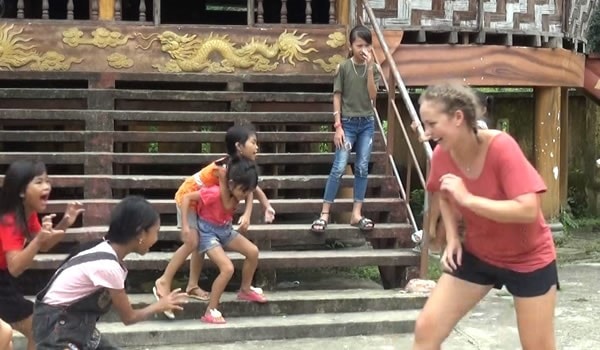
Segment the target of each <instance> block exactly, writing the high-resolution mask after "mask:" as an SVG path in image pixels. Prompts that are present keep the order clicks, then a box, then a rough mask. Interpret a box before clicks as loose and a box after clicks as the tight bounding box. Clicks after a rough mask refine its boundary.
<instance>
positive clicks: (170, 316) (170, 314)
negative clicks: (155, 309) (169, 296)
mask: <svg viewBox="0 0 600 350" xmlns="http://www.w3.org/2000/svg"><path fill="white" fill-rule="evenodd" d="M152 294H154V297H155V298H156V301H160V298H161V296H160V295H159V294H158V288H156V285H155V286H154V287H152ZM163 314H165V316H167V318H168V319H170V320H174V319H175V314H174V313H173V311H163Z"/></svg>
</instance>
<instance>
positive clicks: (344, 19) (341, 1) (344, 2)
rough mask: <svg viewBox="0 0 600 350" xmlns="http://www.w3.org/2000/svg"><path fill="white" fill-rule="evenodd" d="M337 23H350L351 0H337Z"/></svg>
mask: <svg viewBox="0 0 600 350" xmlns="http://www.w3.org/2000/svg"><path fill="white" fill-rule="evenodd" d="M335 15H336V18H337V23H338V24H342V25H345V26H346V25H349V24H350V0H337V2H336V14H335Z"/></svg>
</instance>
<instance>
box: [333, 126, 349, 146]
mask: <svg viewBox="0 0 600 350" xmlns="http://www.w3.org/2000/svg"><path fill="white" fill-rule="evenodd" d="M333 143H334V144H335V147H336V148H338V149H342V148H344V144H345V143H346V135H344V129H342V128H341V127H340V128H337V129H336V130H335V135H334V136H333Z"/></svg>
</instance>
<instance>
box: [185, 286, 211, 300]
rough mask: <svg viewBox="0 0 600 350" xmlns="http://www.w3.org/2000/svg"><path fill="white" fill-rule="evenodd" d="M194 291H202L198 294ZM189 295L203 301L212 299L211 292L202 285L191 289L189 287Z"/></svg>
mask: <svg viewBox="0 0 600 350" xmlns="http://www.w3.org/2000/svg"><path fill="white" fill-rule="evenodd" d="M194 291H200V292H199V294H196V293H195V292H194ZM186 293H187V295H188V297H190V298H192V299H196V300H201V301H208V300H210V294H209V293H208V292H207V291H205V290H203V289H202V288H200V287H197V286H196V287H192V288H190V289H188V290H187V291H186Z"/></svg>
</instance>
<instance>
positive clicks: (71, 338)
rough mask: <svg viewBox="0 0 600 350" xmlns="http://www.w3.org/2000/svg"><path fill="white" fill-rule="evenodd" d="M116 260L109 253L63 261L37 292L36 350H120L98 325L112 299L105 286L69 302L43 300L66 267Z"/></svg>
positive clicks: (86, 255)
mask: <svg viewBox="0 0 600 350" xmlns="http://www.w3.org/2000/svg"><path fill="white" fill-rule="evenodd" d="M98 260H114V261H117V262H118V260H117V257H116V256H114V255H113V254H110V253H105V252H97V253H90V254H85V255H82V256H76V257H74V258H71V259H70V260H68V261H67V262H66V263H64V264H63V265H62V266H61V267H60V268H59V269H58V270H57V271H56V273H55V274H54V276H52V279H51V280H50V282H48V284H47V285H46V287H44V289H42V291H41V292H40V293H39V294H38V295H37V297H36V301H35V307H34V311H33V337H34V339H35V342H36V344H37V347H36V349H37V350H59V349H60V350H118V349H119V348H117V347H115V346H112V345H111V344H110V343H109V342H108V341H107V340H106V339H105V338H104V337H102V335H101V334H100V332H99V331H98V330H97V329H96V322H97V321H98V319H99V318H100V316H102V315H104V314H105V313H107V312H108V310H109V309H110V307H111V304H112V300H111V298H110V295H109V293H108V291H107V290H106V288H102V289H100V290H98V291H96V292H94V293H92V294H90V295H88V296H85V297H83V298H81V299H79V300H77V301H75V302H74V303H73V304H71V305H69V306H57V305H48V304H44V303H43V302H42V300H43V299H44V296H45V295H46V293H48V290H49V289H50V287H51V286H52V283H53V282H54V280H56V277H58V275H60V274H61V273H62V272H63V271H65V270H66V269H68V268H70V267H73V266H76V265H79V264H83V263H86V262H90V261H98Z"/></svg>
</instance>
